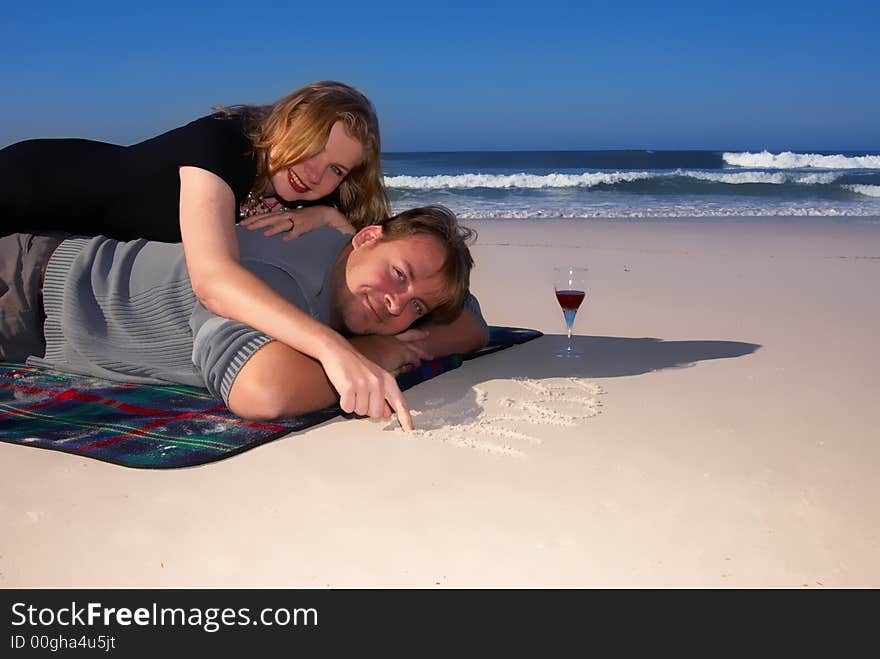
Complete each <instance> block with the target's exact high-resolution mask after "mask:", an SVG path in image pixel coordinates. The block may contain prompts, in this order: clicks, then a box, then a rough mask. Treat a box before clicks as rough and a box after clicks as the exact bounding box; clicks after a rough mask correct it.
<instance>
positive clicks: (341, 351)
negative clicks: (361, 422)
mask: <svg viewBox="0 0 880 659" xmlns="http://www.w3.org/2000/svg"><path fill="white" fill-rule="evenodd" d="M340 338H341V337H340ZM343 346H344V347H343ZM319 361H320V362H321V366H323V367H324V373H326V375H327V378H328V379H329V380H330V383H331V384H332V385H333V388H334V389H336V392H337V393H338V394H339V406H340V407H341V408H342V410H343V411H345V412H354V413H355V414H359V415H361V416H370V417H372V418H374V419H383V418H384V419H388V418H390V417H391V414H392V413H393V412H395V413H397V420H398V421H399V422H400V427H401V428H403V429H404V430H413V429H414V426H413V422H412V416H411V415H410V413H409V407H408V406H407V404H406V400H405V399H404V397H403V394H402V393H401V392H400V388H399V387H398V386H397V380H395V379H394V376H393V375H392V374H391V373H390V372H388V371H387V370H385V369H383V368H382V367H380V366H379V365H378V364H375V363H373V362H372V361H370V360H369V359H367V358H366V357H365V356H364V355H362V354H361V353H360V352H358V351H357V350H356V349H354V348H353V347H352V346H351V345H350V344H349V343H348V342H347V341H345V340H344V339H343V340H342V341H341V343H340V344H339V345H338V346H336V347H334V348H331V349H330V350H328V351H327V352H326V353H325V354H323V355H322V356H321V359H320V360H319Z"/></svg>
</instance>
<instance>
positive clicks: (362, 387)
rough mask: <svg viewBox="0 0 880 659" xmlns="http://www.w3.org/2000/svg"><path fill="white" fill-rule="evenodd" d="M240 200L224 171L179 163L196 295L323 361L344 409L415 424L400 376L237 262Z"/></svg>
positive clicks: (182, 212)
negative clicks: (237, 206) (391, 416)
mask: <svg viewBox="0 0 880 659" xmlns="http://www.w3.org/2000/svg"><path fill="white" fill-rule="evenodd" d="M235 212H236V209H235V197H234V195H233V193H232V190H231V188H230V187H229V186H228V185H227V184H226V183H225V182H224V181H223V180H222V179H221V178H219V177H218V176H216V175H215V174H212V173H211V172H208V171H206V170H204V169H200V168H198V167H181V168H180V232H181V236H182V238H183V248H184V253H185V254H186V264H187V268H188V269H189V274H190V281H191V285H192V288H193V292H194V293H195V295H196V297H198V298H199V300H200V301H201V302H202V304H204V305H205V307H207V308H208V309H209V310H210V311H212V312H213V313H215V314H217V315H219V316H224V317H226V318H231V319H233V320H237V321H239V322H242V323H245V324H247V325H249V326H251V327H253V328H254V329H257V330H259V331H261V332H263V333H264V334H267V335H268V336H271V337H272V338H274V339H276V340H278V341H280V342H282V343H284V344H285V345H287V346H289V347H291V348H293V349H295V350H297V351H299V352H301V353H303V354H305V355H307V356H310V357H313V358H314V359H317V360H318V361H319V362H321V365H322V366H323V368H324V371H325V372H326V374H327V378H328V379H329V381H330V382H331V384H332V385H333V387H334V388H335V389H336V391H337V392H338V393H339V396H340V402H339V404H340V407H342V409H343V410H344V411H346V412H355V413H357V414H361V415H368V416H371V417H374V418H386V417H387V409H386V406H387V405H390V406H391V408H392V409H393V410H394V411H396V412H397V413H398V417H399V418H400V420H401V425H402V426H403V428H404V429H405V430H409V429H412V421H411V419H410V416H409V409H408V407H407V405H406V401H405V400H404V398H403V394H402V393H401V392H400V389H399V388H398V386H397V382H396V381H395V379H394V377H393V376H392V375H391V374H390V373H388V372H387V371H385V370H384V369H382V368H380V367H379V366H377V365H376V364H374V363H372V362H371V361H370V360H369V359H367V358H366V357H364V356H363V355H361V354H360V353H359V352H358V351H357V350H356V349H354V348H353V347H352V346H351V344H349V343H348V341H346V340H345V339H344V338H343V337H342V336H341V335H340V334H338V333H337V332H335V331H333V330H332V329H331V328H329V327H327V326H326V325H323V324H322V323H320V322H318V321H317V320H315V319H314V318H312V317H311V316H309V315H308V314H306V313H304V312H303V311H301V310H300V309H298V308H296V307H295V306H294V305H292V304H290V303H289V302H288V301H287V300H285V299H284V298H283V297H282V296H281V295H279V294H278V293H277V292H276V291H274V290H273V289H272V288H271V287H270V286H269V285H267V284H266V283H265V282H263V281H262V280H261V279H259V278H258V277H257V276H256V275H254V274H253V273H251V272H249V271H248V270H247V269H245V268H244V267H243V266H242V265H241V263H240V262H239V251H238V240H237V238H236V236H235V224H234V223H233V222H232V221H231V219H232V218H234V217H235Z"/></svg>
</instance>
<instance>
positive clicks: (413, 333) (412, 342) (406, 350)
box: [349, 329, 434, 375]
mask: <svg viewBox="0 0 880 659" xmlns="http://www.w3.org/2000/svg"><path fill="white" fill-rule="evenodd" d="M427 340H428V332H426V331H424V330H420V329H411V330H407V331H405V332H401V333H400V334H397V335H395V336H379V335H375V334H374V335H372V336H356V337H353V338H351V339H349V342H350V343H351V344H352V345H353V346H354V347H355V348H357V349H358V352H360V353H361V354H362V355H363V356H364V357H366V358H367V359H369V360H370V361H372V362H374V363H375V364H378V365H379V366H381V367H382V368H384V369H385V370H386V371H389V372H390V373H392V374H394V375H400V374H401V373H406V372H407V371H411V370H413V369H414V368H416V367H417V366H418V365H419V364H420V363H422V362H423V361H430V360H432V359H434V355H433V353H431V352H430V351H429V350H428V348H427Z"/></svg>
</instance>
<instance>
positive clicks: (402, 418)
mask: <svg viewBox="0 0 880 659" xmlns="http://www.w3.org/2000/svg"><path fill="white" fill-rule="evenodd" d="M386 400H388V404H389V405H391V409H392V410H394V411H395V412H396V413H397V420H398V421H399V422H400V427H401V428H403V430H405V431H407V432H409V431H410V430H415V429H416V428H415V426H414V425H413V422H412V417H411V416H410V413H409V407H407V405H406V400H404V398H403V394H401V393H399V392H397V393H396V394H394V395H391V396H389V397H388V398H387V399H386Z"/></svg>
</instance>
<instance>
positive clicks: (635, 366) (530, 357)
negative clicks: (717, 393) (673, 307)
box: [472, 334, 761, 378]
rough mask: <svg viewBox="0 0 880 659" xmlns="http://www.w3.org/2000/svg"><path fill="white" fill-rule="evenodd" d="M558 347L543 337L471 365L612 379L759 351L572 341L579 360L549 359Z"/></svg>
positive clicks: (554, 338)
mask: <svg viewBox="0 0 880 659" xmlns="http://www.w3.org/2000/svg"><path fill="white" fill-rule="evenodd" d="M564 344H565V336H564V335H561V334H545V335H544V336H542V337H540V338H538V339H535V340H534V341H529V342H528V343H525V344H523V345H520V346H514V347H512V348H509V349H508V350H503V351H501V352H499V353H498V354H496V355H488V356H487V357H486V358H484V359H480V360H479V361H478V362H477V363H472V365H473V366H476V367H477V368H479V366H488V367H489V368H488V369H486V370H487V371H490V372H491V375H492V377H493V378H515V377H520V378H522V377H526V378H553V377H582V378H613V377H620V376H626V375H641V374H643V373H651V372H653V371H660V370H663V369H666V368H687V367H689V366H693V365H694V364H696V363H697V362H701V361H706V360H710V359H730V358H732V357H742V356H743V355H748V354H751V353H753V352H755V351H756V350H758V349H759V348H760V347H761V346H760V345H759V344H756V343H742V342H739V341H663V340H662V339H655V338H625V337H616V336H578V337H575V338H574V340H573V344H574V346H575V347H576V348H577V349H579V350H581V351H582V352H583V353H584V356H583V357H581V358H579V359H571V358H563V357H554V356H553V353H554V352H556V350H558V349H559V348H561V347H562V346H563V345H564ZM477 364H479V366H478V365H477ZM475 370H476V369H475Z"/></svg>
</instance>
